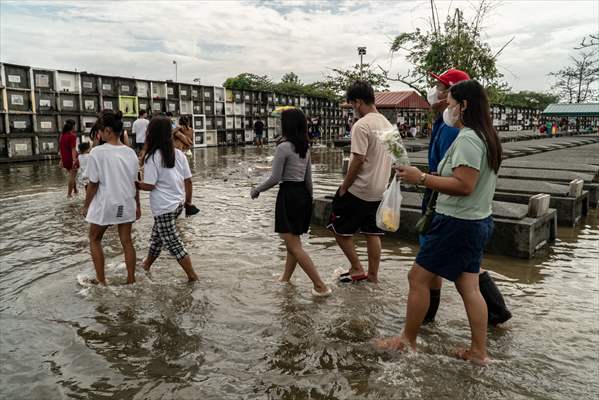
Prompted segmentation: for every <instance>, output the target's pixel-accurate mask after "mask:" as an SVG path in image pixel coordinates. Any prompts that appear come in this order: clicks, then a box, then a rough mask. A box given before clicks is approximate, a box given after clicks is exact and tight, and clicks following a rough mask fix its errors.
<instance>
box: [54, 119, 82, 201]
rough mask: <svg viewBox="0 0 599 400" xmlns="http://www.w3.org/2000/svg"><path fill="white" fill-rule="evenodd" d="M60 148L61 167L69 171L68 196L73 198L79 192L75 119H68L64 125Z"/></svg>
mask: <svg viewBox="0 0 599 400" xmlns="http://www.w3.org/2000/svg"><path fill="white" fill-rule="evenodd" d="M58 147H59V148H60V164H59V165H60V167H62V168H64V169H65V170H66V171H67V173H68V178H69V179H68V183H67V197H68V198H71V197H73V193H74V194H78V193H79V192H78V191H77V182H76V180H75V178H76V177H77V133H76V132H75V121H73V120H72V119H68V120H67V121H66V122H65V124H64V126H63V127H62V133H61V134H60V139H59V141H58Z"/></svg>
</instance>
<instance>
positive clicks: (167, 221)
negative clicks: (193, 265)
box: [149, 204, 187, 261]
mask: <svg viewBox="0 0 599 400" xmlns="http://www.w3.org/2000/svg"><path fill="white" fill-rule="evenodd" d="M182 211H183V204H181V205H179V207H177V209H176V210H175V211H173V212H170V213H166V214H162V215H159V216H157V217H154V226H153V227H152V236H151V237H150V250H149V254H150V256H153V257H158V256H159V255H160V251H161V250H162V246H166V248H167V249H168V251H169V253H171V254H172V255H173V256H174V257H176V258H177V261H180V260H181V259H183V258H184V257H185V256H186V255H187V250H185V246H183V242H182V241H181V239H180V238H179V234H178V233H177V227H176V226H175V222H176V220H177V217H178V216H179V215H181V212H182Z"/></svg>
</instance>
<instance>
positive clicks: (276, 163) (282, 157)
mask: <svg viewBox="0 0 599 400" xmlns="http://www.w3.org/2000/svg"><path fill="white" fill-rule="evenodd" d="M283 146H285V144H284V143H283V144H280V145H278V146H277V150H276V152H275V158H274V159H273V160H272V171H271V173H270V177H269V178H268V179H266V180H265V181H264V182H262V183H261V184H260V185H258V186H256V187H255V188H253V189H252V192H251V196H252V198H253V199H255V198H256V197H258V195H259V194H260V193H261V192H264V191H266V190H268V189H270V188H271V187H273V186H274V185H276V184H277V183H279V182H281V178H282V177H283V170H284V168H285V162H286V160H287V151H286V150H285V149H284V147H283ZM285 147H286V146H285Z"/></svg>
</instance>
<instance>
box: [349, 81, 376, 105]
mask: <svg viewBox="0 0 599 400" xmlns="http://www.w3.org/2000/svg"><path fill="white" fill-rule="evenodd" d="M345 98H346V99H347V101H348V102H350V101H356V100H362V101H363V102H364V103H366V104H367V105H372V104H374V89H373V88H372V85H370V83H368V82H366V81H355V82H354V83H352V84H351V85H350V86H349V87H348V88H347V92H346V93H345Z"/></svg>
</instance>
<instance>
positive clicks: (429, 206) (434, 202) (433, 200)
mask: <svg viewBox="0 0 599 400" xmlns="http://www.w3.org/2000/svg"><path fill="white" fill-rule="evenodd" d="M456 139H457V138H456ZM454 143H455V140H454ZM454 148H455V146H454V145H453V143H452V145H451V147H450V150H451V151H450V152H449V154H446V157H445V158H444V159H443V163H442V164H441V168H438V169H437V171H438V172H439V173H440V172H441V170H442V169H443V168H444V167H445V164H446V163H447V160H449V158H450V157H451V156H452V155H453V151H454ZM437 197H439V192H438V191H436V190H433V194H432V196H431V198H430V199H429V201H428V204H427V206H426V210H427V211H429V210H430V211H435V207H436V206H437Z"/></svg>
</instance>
